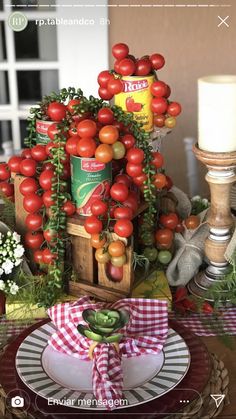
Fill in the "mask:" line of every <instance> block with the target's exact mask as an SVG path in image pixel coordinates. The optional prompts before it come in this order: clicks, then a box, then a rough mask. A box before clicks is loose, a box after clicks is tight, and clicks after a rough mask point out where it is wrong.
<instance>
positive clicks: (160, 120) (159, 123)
mask: <svg viewBox="0 0 236 419" xmlns="http://www.w3.org/2000/svg"><path fill="white" fill-rule="evenodd" d="M165 120H166V117H165V115H162V114H161V115H156V114H155V115H154V117H153V123H154V125H155V126H156V127H158V128H162V127H164V125H165Z"/></svg>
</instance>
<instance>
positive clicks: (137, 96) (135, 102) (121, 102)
mask: <svg viewBox="0 0 236 419" xmlns="http://www.w3.org/2000/svg"><path fill="white" fill-rule="evenodd" d="M154 80H155V77H154V76H153V75H152V76H143V77H139V76H126V77H122V81H123V84H124V91H123V92H121V93H119V94H118V95H115V105H117V106H120V107H121V108H122V109H123V111H126V112H132V113H133V116H134V119H135V121H137V122H141V123H142V124H143V129H144V130H145V131H146V132H150V131H152V130H153V113H152V111H151V100H152V94H151V90H150V87H151V84H152V83H153V82H154Z"/></svg>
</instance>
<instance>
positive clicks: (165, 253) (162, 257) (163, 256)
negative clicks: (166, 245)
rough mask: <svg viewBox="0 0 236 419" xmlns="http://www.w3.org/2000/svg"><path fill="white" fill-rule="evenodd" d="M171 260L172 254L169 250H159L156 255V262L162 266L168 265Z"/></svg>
mask: <svg viewBox="0 0 236 419" xmlns="http://www.w3.org/2000/svg"><path fill="white" fill-rule="evenodd" d="M171 259H172V254H171V253H170V252H169V250H160V252H159V253H158V260H159V262H161V263H162V264H163V265H168V263H170V261H171Z"/></svg>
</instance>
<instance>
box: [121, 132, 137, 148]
mask: <svg viewBox="0 0 236 419" xmlns="http://www.w3.org/2000/svg"><path fill="white" fill-rule="evenodd" d="M120 141H121V142H122V143H123V144H124V146H125V148H126V150H129V149H130V148H132V147H133V146H134V145H135V138H134V136H133V135H132V134H125V135H124V136H123V137H121V138H120Z"/></svg>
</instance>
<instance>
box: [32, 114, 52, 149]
mask: <svg viewBox="0 0 236 419" xmlns="http://www.w3.org/2000/svg"><path fill="white" fill-rule="evenodd" d="M52 124H54V122H53V121H43V120H42V119H36V127H35V128H36V143H37V144H43V145H46V144H47V143H49V142H50V141H51V140H50V138H49V136H48V127H49V126H50V125H52Z"/></svg>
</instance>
